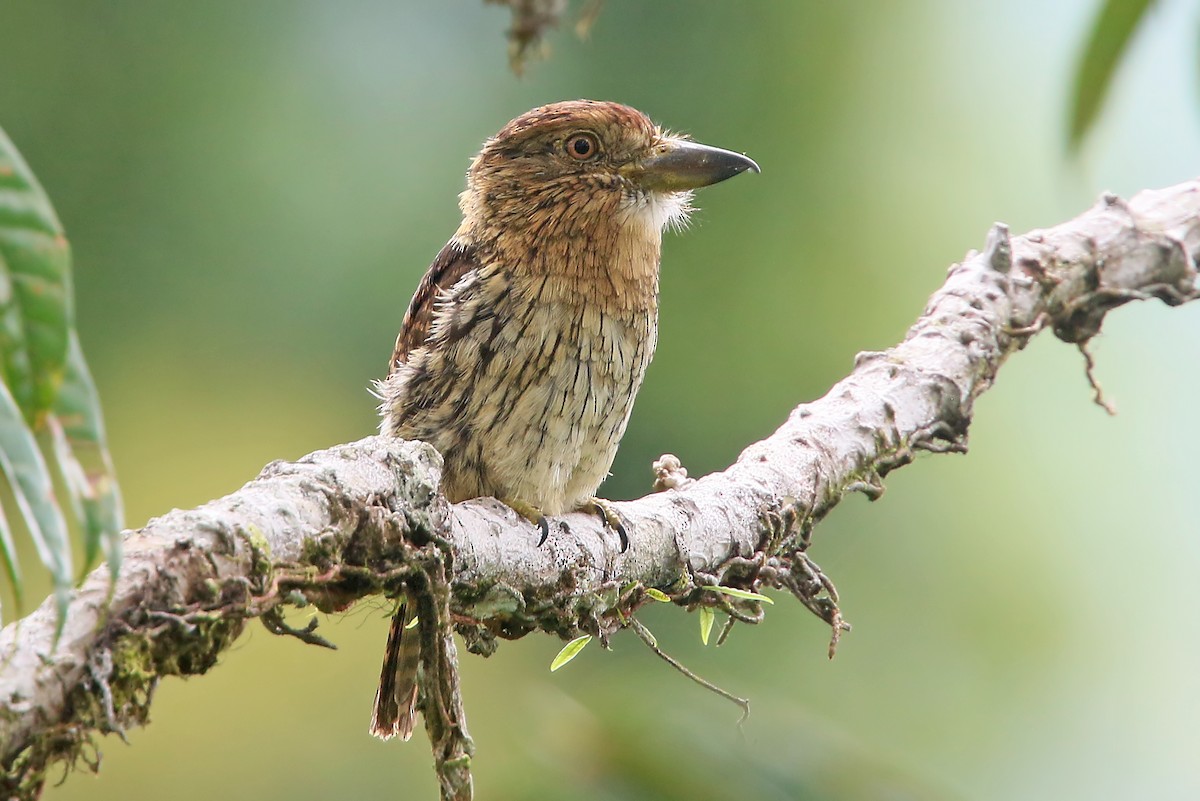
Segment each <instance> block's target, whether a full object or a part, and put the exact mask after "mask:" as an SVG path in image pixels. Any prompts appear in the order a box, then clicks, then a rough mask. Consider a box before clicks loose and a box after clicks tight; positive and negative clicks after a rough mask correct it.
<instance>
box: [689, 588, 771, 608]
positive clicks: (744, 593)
mask: <svg viewBox="0 0 1200 801" xmlns="http://www.w3.org/2000/svg"><path fill="white" fill-rule="evenodd" d="M704 589H706V590H712V591H713V592H719V593H722V594H724V595H732V596H733V597H734V598H745V599H746V600H747V601H762V602H763V603H765V604H773V603H775V602H774V601H772V600H771V599H770V598H768V597H767V596H765V595H763V594H762V593H759V592H750V591H749V590H739V589H737V588H736V587H722V586H720V585H716V584H712V585H709V586H707V587H705V588H704Z"/></svg>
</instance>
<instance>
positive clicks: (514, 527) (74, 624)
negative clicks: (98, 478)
mask: <svg viewBox="0 0 1200 801" xmlns="http://www.w3.org/2000/svg"><path fill="white" fill-rule="evenodd" d="M1197 254H1200V182H1195V181H1193V182H1189V183H1185V184H1181V185H1179V186H1175V187H1172V188H1169V189H1165V190H1161V191H1154V192H1143V193H1141V194H1139V195H1138V196H1136V197H1135V198H1134V199H1133V200H1132V201H1131V202H1130V203H1125V202H1124V201H1122V200H1120V199H1119V198H1116V197H1115V196H1111V195H1105V196H1104V197H1102V198H1101V200H1100V202H1099V203H1098V204H1097V205H1096V206H1095V207H1094V208H1092V209H1091V210H1089V211H1087V212H1086V213H1084V214H1083V215H1081V216H1080V217H1078V218H1076V219H1074V220H1072V221H1070V222H1067V223H1063V224H1062V225H1059V226H1056V227H1054V228H1050V229H1046V230H1042V231H1035V232H1032V233H1030V234H1026V235H1024V236H1020V237H1010V236H1009V235H1008V231H1007V229H1005V228H1004V226H1002V225H997V226H995V227H994V228H993V229H992V231H991V233H990V235H989V237H988V241H987V245H986V247H985V248H984V250H983V252H980V253H976V252H972V253H970V254H968V256H967V258H966V259H965V260H964V261H963V262H962V263H961V264H956V265H954V266H953V267H952V268H951V270H950V273H949V276H948V277H947V280H946V283H945V285H944V286H943V287H942V288H941V289H940V290H939V291H938V292H937V293H936V294H934V296H933V297H932V298H931V300H930V302H929V304H928V306H927V308H926V309H925V311H924V313H923V314H922V315H921V316H920V318H919V319H918V320H917V322H916V323H915V324H914V325H913V327H912V328H911V329H910V330H909V332H908V334H907V336H906V337H905V340H904V341H903V342H902V343H900V344H899V345H897V346H896V347H894V348H891V349H890V350H888V351H887V352H885V353H867V354H860V355H859V357H858V359H857V361H856V364H855V368H854V371H853V372H852V374H851V375H850V376H849V377H847V378H846V379H844V380H843V381H841V382H839V383H838V384H837V385H836V386H834V387H833V389H831V390H830V392H829V393H828V394H827V395H826V396H825V397H823V398H821V399H819V400H817V401H813V402H812V403H807V404H802V405H800V406H798V407H797V408H796V409H795V410H794V411H793V412H792V414H791V415H790V416H789V418H788V420H787V421H786V422H785V423H784V424H783V426H781V427H780V428H779V429H778V430H777V431H776V432H775V433H774V434H772V435H771V436H770V437H768V438H766V439H764V440H762V441H761V442H757V443H755V444H753V445H751V446H750V447H748V448H747V449H746V450H745V451H744V452H743V453H742V454H741V456H740V457H739V458H738V460H737V462H736V463H735V464H733V465H732V466H730V467H729V468H728V469H726V470H724V471H722V472H720V473H715V474H713V475H709V476H705V477H703V478H701V479H699V480H697V481H691V480H686V479H681V480H678V481H671V482H669V483H665V484H663V486H666V487H670V488H669V489H667V490H666V491H663V492H659V493H657V494H653V495H650V496H647V497H645V498H642V499H640V500H637V501H630V502H627V503H618V504H615V507H616V508H617V509H618V510H619V512H620V514H621V516H622V517H623V518H624V519H625V520H626V527H627V529H628V531H629V532H630V546H629V549H628V550H627V551H625V552H622V551H621V548H620V543H619V541H618V538H617V536H616V535H615V534H613V533H612V532H611V531H609V530H607V529H605V528H604V527H603V526H602V524H601V522H600V521H599V518H597V517H596V516H594V515H590V514H572V515H565V516H563V517H560V518H555V519H553V520H552V522H551V527H550V528H551V530H550V536H549V539H548V541H547V542H546V544H545V545H544V546H542V547H538V546H537V542H538V538H539V535H538V531H537V529H536V528H535V527H533V526H531V525H530V524H528V523H527V522H526V521H524V520H523V519H521V518H519V517H517V516H516V515H515V514H514V513H513V512H512V511H511V510H510V509H508V508H507V507H505V506H503V505H501V504H499V503H498V502H496V501H493V500H490V499H480V500H475V501H468V502H466V503H463V504H458V505H455V506H453V507H452V506H449V505H448V504H447V503H446V502H445V501H444V500H443V499H442V498H441V497H440V496H439V495H438V494H437V492H436V488H437V484H438V480H439V472H440V465H441V461H440V458H439V457H438V455H437V454H436V453H435V452H434V451H433V450H432V449H431V448H430V447H429V446H427V445H423V444H421V443H410V442H402V441H399V440H391V439H385V438H380V437H369V438H367V439H364V440H361V441H359V442H356V443H351V444H348V445H339V446H337V447H334V448H331V449H329V450H325V451H319V452H317V453H313V454H311V455H309V456H307V457H305V458H304V459H301V460H300V461H298V462H295V463H282V462H276V463H274V464H271V465H268V466H267V468H266V469H264V471H263V473H262V474H261V475H260V476H259V477H258V478H257V479H255V480H254V481H252V482H250V483H249V484H247V485H246V486H245V487H243V488H242V489H240V490H238V491H237V492H235V493H233V494H232V495H229V496H227V497H225V498H222V499H220V500H216V501H213V502H211V503H209V504H206V505H205V506H202V507H200V508H198V509H195V510H191V511H176V512H172V513H170V514H168V515H165V516H163V517H160V518H157V519H155V520H152V521H151V522H150V523H148V524H147V525H146V526H145V527H144V528H143V529H141V530H139V531H136V532H131V533H129V534H128V535H127V539H126V554H127V556H126V561H125V564H124V565H123V566H122V568H121V573H120V576H119V578H118V580H117V583H116V585H115V586H112V587H110V586H109V579H108V575H107V572H106V570H105V569H103V568H102V569H99V570H97V571H95V572H94V573H92V574H91V575H90V576H89V577H88V579H87V580H86V582H85V583H84V584H83V586H82V587H81V588H80V589H78V590H77V591H76V592H75V593H74V595H73V597H72V601H71V606H70V614H69V618H68V621H67V624H66V628H65V630H64V632H63V635H62V637H61V639H59V640H58V641H57V642H56V641H55V638H54V632H55V610H54V605H53V602H52V601H49V600H48V601H47V602H45V603H44V604H43V605H42V606H41V607H40V608H39V609H38V610H37V611H35V612H34V613H33V614H31V615H29V616H28V617H26V618H25V619H24V620H22V621H18V622H17V623H13V624H10V625H9V626H8V627H6V628H5V629H4V630H3V631H0V665H2V666H3V667H2V669H0V766H2V767H3V775H2V776H0V791H3V792H4V794H5V797H25V798H29V797H33V796H35V795H36V794H37V793H38V791H39V790H40V787H41V786H42V784H43V782H44V780H45V776H46V772H47V769H48V767H49V766H50V765H52V764H54V763H56V762H65V763H67V764H69V765H75V764H80V763H82V764H85V765H88V766H94V765H95V762H96V760H95V745H94V738H95V736H96V735H97V734H98V733H117V734H122V733H123V732H124V731H126V730H127V729H128V728H130V727H132V726H136V725H139V724H142V723H144V722H145V721H146V714H147V710H148V708H149V704H150V702H151V699H152V697H153V692H154V688H155V687H156V685H157V683H158V681H159V680H160V679H161V678H162V677H164V676H170V675H186V674H193V673H203V672H204V671H206V670H207V669H208V668H209V667H211V666H212V665H213V664H214V663H215V660H216V658H217V656H218V654H219V653H220V652H221V651H222V650H224V649H225V648H227V647H228V646H229V645H230V643H232V642H233V640H234V639H235V638H236V637H237V636H238V634H239V633H240V632H241V631H242V628H243V626H244V623H245V621H246V620H247V619H249V618H253V617H257V616H263V615H268V622H269V623H270V624H271V625H273V626H274V628H275V630H277V631H281V632H283V633H296V631H295V630H288V629H287V627H286V626H282V627H281V625H280V624H281V620H282V619H281V617H280V616H279V611H280V608H281V607H282V606H284V605H286V604H308V603H312V604H315V605H316V606H317V607H318V608H319V609H321V610H324V611H327V612H337V611H340V610H343V609H345V608H347V607H348V606H349V605H351V604H352V603H354V602H355V601H357V600H359V599H361V598H364V597H367V596H370V595H374V594H379V593H387V594H396V593H397V592H399V591H400V590H401V587H403V588H404V589H405V591H406V592H407V593H409V594H410V596H411V595H413V594H414V593H416V597H417V599H418V606H419V608H420V620H421V624H420V625H421V627H422V633H421V637H422V653H423V660H424V663H425V684H426V687H425V700H424V706H423V708H424V709H425V711H426V713H427V729H428V731H429V734H430V739H431V741H432V743H433V745H434V748H435V763H436V765H437V769H438V772H439V778H440V779H441V785H442V793H443V797H444V798H449V799H466V798H469V797H470V794H471V784H470V754H471V751H472V745H471V741H470V738H469V736H468V735H467V731H466V720H465V715H464V712H463V709H462V702H461V697H460V695H459V693H458V675H457V655H456V653H455V644H454V640H453V638H452V636H451V628H452V627H453V629H454V630H457V631H458V632H459V633H460V634H461V635H462V636H463V638H464V641H465V643H466V646H467V648H468V650H470V651H472V652H475V653H481V654H485V655H486V654H489V653H491V652H493V651H494V650H495V648H496V644H497V641H498V640H497V638H501V637H502V638H510V639H511V638H516V637H520V636H523V635H524V634H527V633H529V632H531V631H538V630H540V631H546V632H550V633H552V634H555V635H558V636H560V637H562V638H564V639H570V638H573V637H576V636H579V635H580V634H584V633H587V634H591V635H593V636H597V637H599V638H601V640H604V639H606V638H607V637H608V636H609V635H610V634H611V633H612V632H614V631H616V630H617V629H619V628H621V627H622V626H624V625H627V623H628V621H629V620H631V619H632V614H633V612H634V611H635V610H636V608H637V607H638V606H640V605H641V604H642V603H646V602H647V601H648V599H649V598H650V596H649V595H648V594H647V593H646V591H645V590H644V588H647V587H652V588H660V589H662V590H664V591H666V593H667V594H668V595H670V597H671V599H672V600H673V601H674V602H675V603H678V604H680V605H682V606H687V607H694V606H697V605H702V604H703V605H712V604H714V603H718V602H719V603H720V604H721V605H722V608H724V609H726V611H728V612H729V613H730V614H731V615H734V616H736V617H737V618H738V619H739V620H744V621H746V622H750V623H753V622H755V621H757V620H758V619H759V618H760V617H761V614H760V610H758V608H757V606H756V604H755V602H753V601H745V600H742V599H739V598H738V597H736V596H724V595H720V594H718V593H712V592H704V591H703V590H702V587H704V586H711V585H713V584H720V585H723V586H732V587H737V588H740V589H744V590H751V591H760V590H761V589H763V588H764V587H775V588H782V589H786V590H788V591H790V592H792V593H793V594H794V595H796V596H797V598H799V599H800V600H801V601H802V602H803V603H804V604H805V605H806V606H807V607H808V608H809V609H810V610H812V611H813V612H814V613H815V614H817V615H818V616H820V617H821V618H822V619H823V620H825V621H826V622H827V623H828V624H829V625H830V626H831V627H832V629H833V632H834V636H835V638H836V636H837V634H838V633H840V632H841V631H842V630H844V629H845V628H846V627H845V624H844V623H843V621H842V618H841V613H840V611H839V609H838V604H837V596H836V591H835V590H834V589H833V585H832V582H830V581H829V579H828V578H827V577H826V576H824V574H823V573H821V571H820V569H819V568H818V567H817V566H816V565H815V564H814V563H812V562H811V561H810V560H809V559H808V556H807V554H806V551H807V549H808V546H809V543H810V541H811V537H812V533H813V529H814V526H815V525H816V524H817V523H818V522H819V521H820V520H821V519H822V518H823V517H824V516H825V515H826V514H827V513H828V512H829V511H830V510H831V509H832V508H833V507H834V506H835V505H836V504H837V503H838V502H839V501H840V500H841V499H842V498H843V497H844V496H845V495H846V494H847V493H849V492H853V491H862V492H864V493H866V494H867V495H868V497H872V498H874V497H878V495H879V494H880V493H881V492H882V491H883V483H882V482H883V478H884V477H885V476H886V475H887V473H888V472H889V471H891V470H894V469H896V468H897V467H900V466H903V465H905V464H908V463H910V462H911V461H913V459H914V456H915V454H916V452H917V451H920V450H927V451H932V452H935V453H943V452H958V451H962V450H964V449H965V443H966V435H967V428H968V424H969V423H970V420H971V417H972V413H973V410H974V401H975V399H976V398H977V397H978V396H979V395H980V394H981V393H982V392H984V391H985V390H987V389H988V388H989V387H990V386H991V385H992V382H993V380H994V379H995V376H996V373H997V371H998V370H999V369H1000V366H1001V365H1002V364H1003V363H1004V361H1005V359H1006V358H1007V357H1008V356H1010V355H1011V354H1013V353H1014V352H1016V351H1018V350H1020V349H1021V348H1022V347H1024V345H1025V344H1026V342H1027V341H1028V340H1029V339H1030V338H1031V337H1032V336H1034V335H1036V334H1037V333H1038V332H1040V331H1042V330H1045V329H1050V330H1052V331H1053V332H1054V333H1055V334H1056V335H1057V336H1058V337H1059V338H1060V339H1062V340H1064V341H1067V342H1072V343H1086V342H1087V341H1088V340H1089V339H1090V338H1091V337H1093V336H1094V335H1095V334H1096V333H1097V332H1098V331H1099V330H1100V325H1101V322H1102V321H1103V319H1104V317H1105V315H1106V314H1107V313H1108V312H1109V311H1111V310H1112V309H1113V308H1115V307H1117V306H1120V305H1122V304H1124V303H1127V302H1130V301H1133V300H1145V299H1150V298H1158V299H1160V300H1163V301H1165V302H1166V303H1168V304H1170V305H1177V304H1180V303H1183V302H1185V301H1189V300H1193V299H1195V298H1196V297H1197V294H1198V293H1197V273H1196V260H1197ZM671 472H672V474H673V475H674V474H679V475H680V476H682V475H684V474H683V472H682V470H681V469H678V470H673V471H671ZM631 588H632V589H631ZM110 596H111V604H110V603H108V602H107V600H108V599H109V598H110ZM718 596H719V598H718ZM301 633H304V634H311V633H312V632H311V631H307V632H301ZM382 645H383V643H382V642H381V643H380V646H381V648H382ZM368 695H369V692H368V688H364V715H365V713H366V708H365V703H366V698H367V696H368ZM364 736H365V733H364Z"/></svg>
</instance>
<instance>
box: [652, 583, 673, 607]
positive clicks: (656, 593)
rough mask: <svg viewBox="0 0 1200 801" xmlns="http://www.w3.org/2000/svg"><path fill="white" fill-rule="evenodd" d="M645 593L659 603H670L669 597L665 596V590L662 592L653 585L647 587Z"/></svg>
mask: <svg viewBox="0 0 1200 801" xmlns="http://www.w3.org/2000/svg"><path fill="white" fill-rule="evenodd" d="M646 595H648V596H650V597H651V598H653V599H654V600H656V601H658V602H659V603H660V604H669V603H671V599H670V598H669V597H667V594H666V593H665V592H663V591H662V590H658V589H655V588H654V587H647V588H646Z"/></svg>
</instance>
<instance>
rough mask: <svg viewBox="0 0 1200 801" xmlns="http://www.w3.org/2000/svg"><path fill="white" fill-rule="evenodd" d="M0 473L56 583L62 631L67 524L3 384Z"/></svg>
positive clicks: (67, 568) (34, 445) (42, 461)
mask: <svg viewBox="0 0 1200 801" xmlns="http://www.w3.org/2000/svg"><path fill="white" fill-rule="evenodd" d="M0 471H3V473H4V475H5V477H6V478H7V479H8V483H9V485H10V487H11V488H12V492H13V496H14V497H15V498H16V501H17V506H18V507H19V508H20V510H21V515H22V516H23V517H24V518H25V525H26V526H27V527H28V528H29V534H30V536H31V537H32V538H33V542H34V545H35V546H37V552H38V556H39V557H40V558H41V560H42V564H44V565H45V566H46V568H47V569H48V570H49V571H50V576H51V578H52V579H53V580H54V595H55V603H56V605H57V607H58V612H59V621H58V625H59V628H60V630H61V628H62V624H63V622H64V619H65V617H64V616H65V615H66V611H67V601H68V599H69V597H70V591H71V548H70V546H69V544H68V541H67V521H66V520H65V519H64V518H63V514H62V510H61V509H59V507H58V503H57V502H56V501H55V499H54V487H53V485H52V483H51V481H50V471H49V470H48V469H47V468H46V461H45V459H43V458H42V452H41V451H40V450H38V446H37V441H36V440H35V439H34V437H33V432H32V431H30V430H29V427H28V426H27V425H25V419H24V418H23V417H22V416H21V410H20V409H19V408H17V403H16V401H15V400H14V399H13V396H12V393H10V392H9V391H8V387H6V386H4V385H3V384H0ZM13 558H15V554H14V556H13Z"/></svg>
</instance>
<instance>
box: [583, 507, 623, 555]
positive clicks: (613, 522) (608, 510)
mask: <svg viewBox="0 0 1200 801" xmlns="http://www.w3.org/2000/svg"><path fill="white" fill-rule="evenodd" d="M583 506H584V508H588V507H590V511H591V512H592V513H593V514H596V515H599V516H600V519H601V520H603V521H604V527H605V528H611V529H613V530H614V531H616V532H617V536H618V537H620V538H621V553H625V552H626V551H627V550H629V534H628V533H626V531H625V521H623V520H622V519H621V515H619V514H618V513H617V510H616V509H615V508H613V505H612V501H607V500H605V499H604V498H588V499H587V500H586V501H584V503H583Z"/></svg>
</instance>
